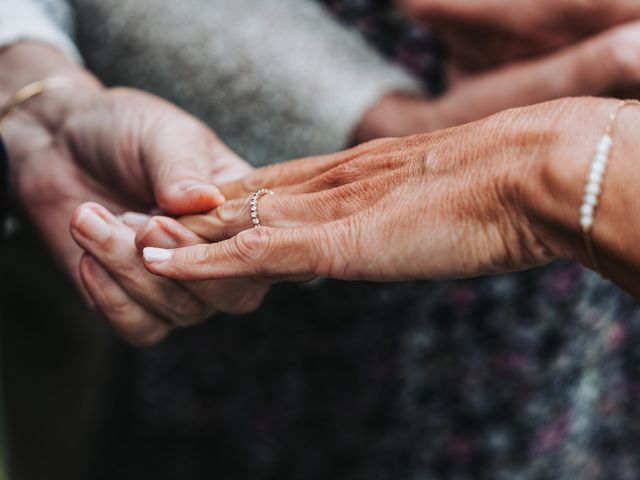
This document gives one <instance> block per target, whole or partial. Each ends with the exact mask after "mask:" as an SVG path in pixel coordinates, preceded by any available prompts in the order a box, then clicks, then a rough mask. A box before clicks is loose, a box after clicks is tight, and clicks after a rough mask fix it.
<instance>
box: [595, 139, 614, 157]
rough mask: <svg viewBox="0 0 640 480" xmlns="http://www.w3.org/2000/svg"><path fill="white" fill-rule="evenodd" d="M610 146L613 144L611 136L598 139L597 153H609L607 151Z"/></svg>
mask: <svg viewBox="0 0 640 480" xmlns="http://www.w3.org/2000/svg"><path fill="white" fill-rule="evenodd" d="M612 144H613V139H612V138H611V136H609V135H604V136H603V137H602V138H601V139H600V143H599V144H598V152H601V153H605V152H606V153H609V149H610V148H611V145H612Z"/></svg>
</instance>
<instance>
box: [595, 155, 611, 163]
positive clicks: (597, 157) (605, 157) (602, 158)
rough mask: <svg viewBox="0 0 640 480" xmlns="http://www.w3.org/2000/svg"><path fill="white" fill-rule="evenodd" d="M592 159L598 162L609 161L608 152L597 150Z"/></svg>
mask: <svg viewBox="0 0 640 480" xmlns="http://www.w3.org/2000/svg"><path fill="white" fill-rule="evenodd" d="M593 161H594V162H598V163H607V162H608V161H609V154H608V153H606V152H605V153H603V152H598V153H596V154H595V156H594V157H593Z"/></svg>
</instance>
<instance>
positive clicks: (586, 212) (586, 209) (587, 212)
mask: <svg viewBox="0 0 640 480" xmlns="http://www.w3.org/2000/svg"><path fill="white" fill-rule="evenodd" d="M593 207H594V206H593V205H589V204H588V203H585V204H584V205H582V207H580V214H581V215H583V216H585V217H586V216H593Z"/></svg>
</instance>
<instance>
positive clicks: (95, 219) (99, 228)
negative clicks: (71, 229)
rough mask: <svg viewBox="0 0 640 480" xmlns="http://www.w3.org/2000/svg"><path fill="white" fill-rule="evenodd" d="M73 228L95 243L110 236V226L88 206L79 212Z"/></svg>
mask: <svg viewBox="0 0 640 480" xmlns="http://www.w3.org/2000/svg"><path fill="white" fill-rule="evenodd" d="M75 229H76V230H77V231H78V232H80V233H81V234H82V235H83V236H84V237H86V238H88V239H89V240H92V241H94V242H97V243H102V242H105V241H106V240H107V239H108V238H109V237H110V236H111V227H110V226H109V225H108V224H107V222H105V221H104V219H102V218H101V217H100V216H99V215H98V214H97V213H96V212H94V211H93V210H92V209H90V208H85V209H84V210H82V211H81V212H80V214H79V215H78V218H77V219H76V223H75Z"/></svg>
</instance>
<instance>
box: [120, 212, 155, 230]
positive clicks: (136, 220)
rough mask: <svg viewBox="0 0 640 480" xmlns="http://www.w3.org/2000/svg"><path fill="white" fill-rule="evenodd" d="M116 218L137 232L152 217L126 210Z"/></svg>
mask: <svg viewBox="0 0 640 480" xmlns="http://www.w3.org/2000/svg"><path fill="white" fill-rule="evenodd" d="M116 218H117V219H118V220H120V221H121V222H122V223H124V224H125V225H126V226H127V227H129V228H130V229H131V230H133V231H134V232H137V231H138V230H140V228H142V227H143V226H144V225H145V224H146V223H147V222H148V221H149V220H150V219H151V215H147V214H146V213H139V212H124V213H123V214H122V215H118V216H117V217H116Z"/></svg>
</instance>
